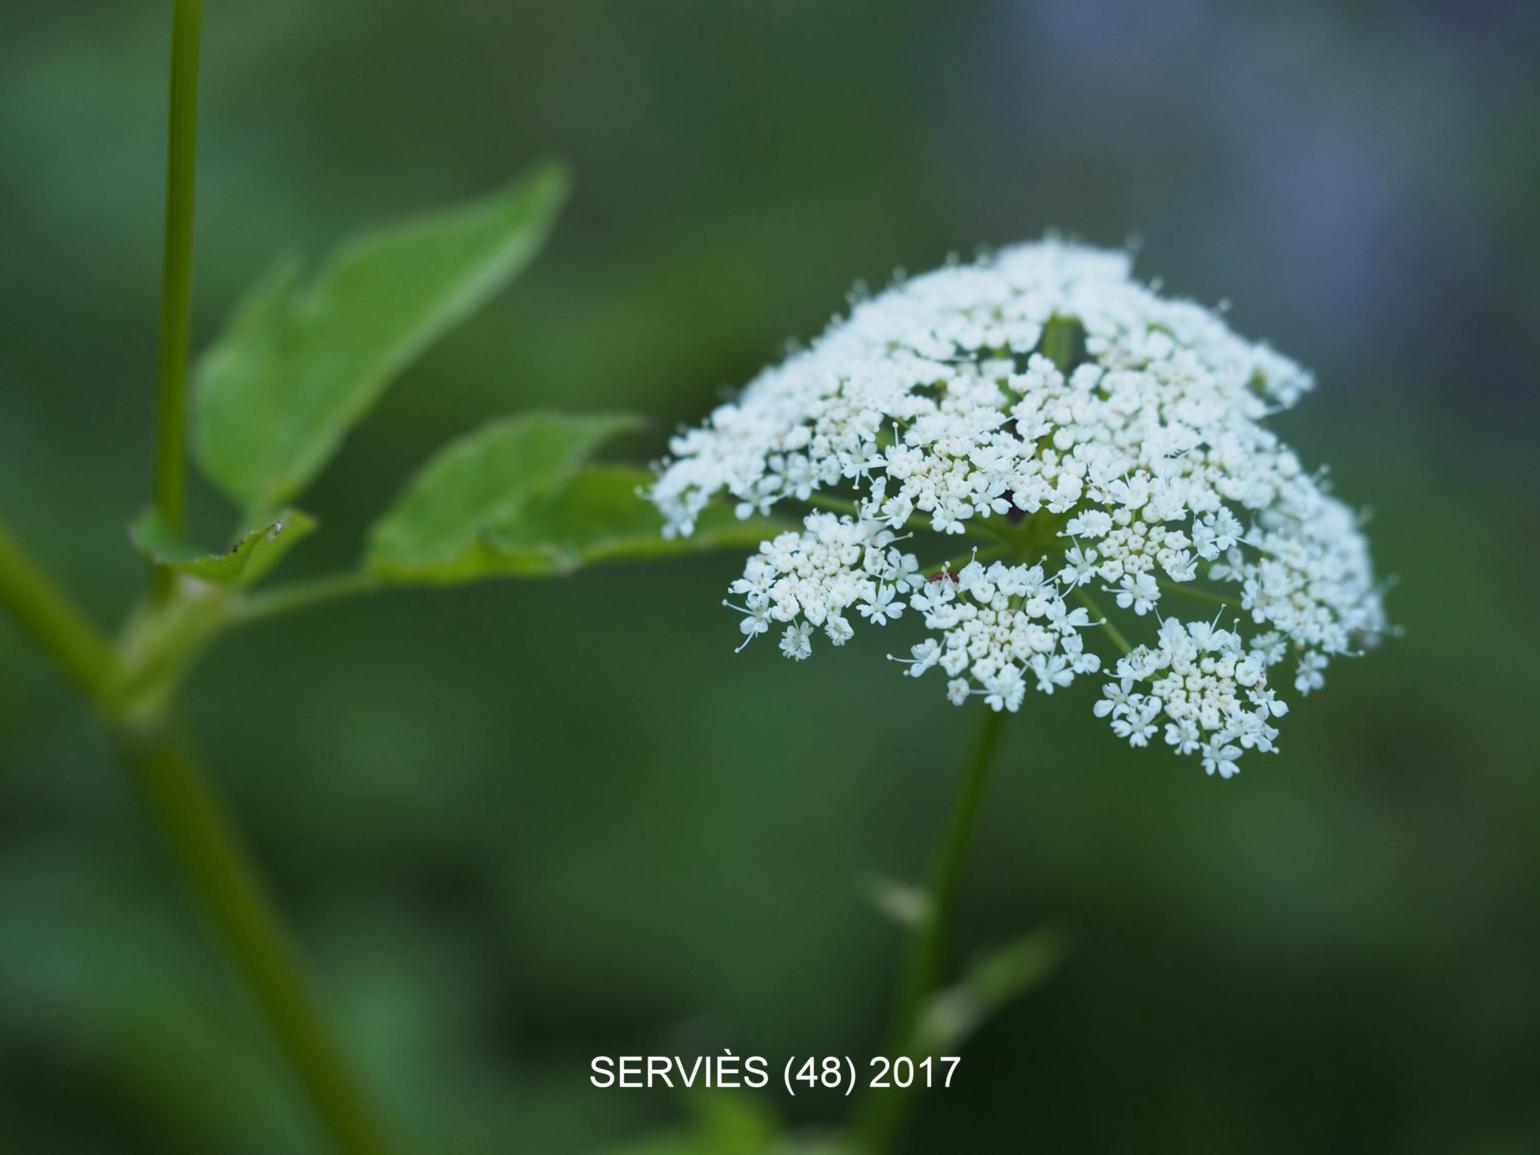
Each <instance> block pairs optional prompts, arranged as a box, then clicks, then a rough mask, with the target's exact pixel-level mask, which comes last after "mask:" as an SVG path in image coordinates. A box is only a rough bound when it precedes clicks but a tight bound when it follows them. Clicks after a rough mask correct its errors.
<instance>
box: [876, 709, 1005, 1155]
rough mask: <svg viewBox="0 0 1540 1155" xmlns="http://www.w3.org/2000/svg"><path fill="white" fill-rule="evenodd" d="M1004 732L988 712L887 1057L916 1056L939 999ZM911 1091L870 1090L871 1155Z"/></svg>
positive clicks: (920, 928) (889, 1136) (886, 1140)
mask: <svg viewBox="0 0 1540 1155" xmlns="http://www.w3.org/2000/svg"><path fill="white" fill-rule="evenodd" d="M1004 728H1005V714H1004V712H1003V711H995V710H988V709H986V710H985V711H984V718H983V721H982V723H981V724H980V726H979V732H978V737H977V738H976V739H975V740H974V744H973V752H972V755H971V757H970V758H969V759H968V764H967V766H966V767H965V769H964V771H963V777H962V781H961V782H960V783H959V784H958V788H957V797H956V798H955V800H954V801H953V803H952V814H951V817H950V818H949V819H948V820H947V826H946V831H945V833H944V834H943V835H942V838H941V842H940V844H939V845H938V846H937V847H936V856H935V860H934V862H933V864H932V867H931V876H930V884H929V886H928V888H927V889H926V893H925V905H924V908H923V912H922V914H921V917H920V920H919V923H918V925H917V926H916V928H915V931H914V936H913V937H912V938H911V939H910V942H909V956H908V959H907V961H906V963H905V967H904V978H903V986H902V987H901V988H900V991H899V1000H898V1012H897V1014H896V1016H895V1018H894V1030H893V1036H892V1038H891V1040H890V1042H889V1047H888V1050H887V1052H886V1055H887V1057H888V1058H897V1057H898V1056H900V1055H908V1056H910V1057H912V1058H916V1059H918V1058H920V1057H921V1056H918V1055H915V1053H914V1052H915V1047H916V1045H917V1043H918V1042H920V1039H919V1033H920V1025H921V1020H922V1018H923V1016H924V1014H925V1009H926V1006H927V1005H928V1004H929V1002H930V999H931V997H932V996H933V995H935V993H936V990H937V988H938V986H939V985H940V981H941V973H942V969H943V967H944V965H945V963H946V954H947V945H948V942H947V940H948V938H949V936H950V934H951V928H952V913H953V910H954V909H955V907H956V905H957V892H958V888H959V887H960V886H961V884H962V874H963V867H964V865H965V863H966V862H967V858H968V848H969V847H970V846H971V845H972V844H973V833H974V830H975V829H976V828H977V826H978V815H979V808H980V803H981V802H982V801H983V797H984V788H985V786H986V784H987V783H988V781H989V771H990V766H991V764H992V763H993V759H994V752H995V748H996V747H997V746H998V745H999V743H1000V733H1001V731H1002V730H1003V729H1004ZM909 1098H910V1096H909V1094H908V1092H907V1091H905V1090H903V1089H898V1088H891V1089H887V1090H880V1091H874V1092H871V1093H870V1094H869V1096H868V1098H867V1100H866V1103H865V1108H864V1110H863V1112H862V1114H861V1116H860V1118H859V1120H858V1122H857V1133H858V1136H859V1138H860V1140H861V1142H862V1149H863V1150H864V1151H865V1152H866V1153H867V1155H880V1153H881V1152H885V1151H887V1150H888V1149H889V1148H891V1147H892V1145H893V1141H894V1139H895V1138H896V1137H897V1135H898V1130H899V1127H900V1125H901V1124H902V1123H903V1118H904V1114H905V1113H906V1110H907V1105H908V1102H909Z"/></svg>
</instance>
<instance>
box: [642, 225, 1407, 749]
mask: <svg viewBox="0 0 1540 1155" xmlns="http://www.w3.org/2000/svg"><path fill="white" fill-rule="evenodd" d="M1311 386H1312V380H1311V377H1310V375H1309V374H1308V373H1307V372H1306V371H1305V370H1304V369H1302V368H1301V367H1300V366H1299V365H1297V364H1295V363H1294V362H1293V361H1291V360H1289V359H1287V358H1286V357H1283V356H1281V355H1279V354H1278V353H1275V352H1273V351H1272V350H1270V349H1268V348H1267V347H1266V346H1263V345H1258V344H1253V343H1251V342H1249V341H1246V340H1243V339H1242V338H1240V337H1238V336H1237V335H1236V334H1234V333H1232V332H1231V331H1230V329H1229V328H1228V327H1227V326H1226V325H1225V324H1224V322H1223V321H1222V320H1221V319H1220V318H1219V317H1218V316H1216V315H1215V314H1214V313H1212V312H1210V311H1209V310H1207V309H1204V308H1202V307H1200V306H1198V305H1195V304H1192V303H1191V302H1187V301H1173V300H1166V299H1162V298H1161V297H1159V296H1157V295H1156V294H1155V293H1154V292H1153V291H1152V290H1150V289H1148V288H1146V287H1144V286H1142V285H1140V284H1138V283H1136V282H1135V281H1133V280H1132V279H1131V277H1130V261H1129V258H1128V256H1127V255H1126V254H1124V253H1121V252H1107V251H1101V250H1096V249H1088V248H1082V247H1079V246H1074V245H1068V244H1063V243H1060V242H1057V241H1044V242H1041V243H1035V244H1025V245H1020V246H1017V247H1015V248H1009V249H1005V250H1003V251H1001V252H998V253H996V254H994V255H992V256H989V257H987V258H984V259H981V260H980V261H979V262H978V263H976V264H972V265H967V266H949V267H946V268H943V269H940V270H937V271H935V272H932V273H928V274H926V275H924V276H921V277H917V278H914V279H912V280H909V281H907V282H904V283H901V284H898V285H896V286H895V287H893V288H891V289H889V290H888V291H886V292H884V293H882V294H881V295H880V296H877V297H874V298H871V299H868V300H865V301H863V302H860V303H858V304H857V305H856V306H855V308H854V309H853V311H852V313H851V315H850V317H849V318H848V319H845V320H843V321H836V322H835V323H834V324H833V325H832V326H831V328H830V329H829V330H828V331H827V332H826V333H825V334H824V335H823V336H822V337H821V338H819V339H818V340H817V341H816V342H815V343H814V344H813V345H812V347H811V348H809V349H807V350H805V351H802V352H799V353H795V354H793V355H792V356H790V357H789V358H788V359H787V360H786V361H784V362H783V363H781V364H779V365H776V366H774V367H772V368H769V369H766V370H765V371H764V372H762V373H761V374H760V375H759V376H758V377H756V378H755V379H754V380H753V381H752V382H750V384H749V385H748V386H747V387H746V388H745V389H744V390H743V391H742V393H741V395H739V396H738V397H737V399H736V400H734V401H733V402H731V403H730V404H725V405H722V406H720V407H719V408H718V409H716V410H715V411H714V412H713V413H712V414H711V416H710V418H709V419H708V420H707V421H706V423H705V424H704V425H703V426H701V427H699V428H695V429H690V430H688V431H685V432H682V433H680V434H679V435H678V436H676V437H675V438H674V439H673V441H672V442H671V444H670V450H671V453H672V457H671V459H670V460H668V461H666V462H665V463H664V464H663V465H662V466H661V467H660V470H659V473H658V476H657V479H656V481H655V483H654V484H653V486H652V487H651V489H650V490H649V491H648V496H649V497H650V498H651V499H652V501H653V502H655V503H656V504H657V506H658V507H659V509H660V510H661V511H662V512H663V515H664V518H665V521H666V530H665V532H666V533H667V534H669V535H671V536H672V535H679V534H689V533H690V532H692V530H693V528H694V523H695V519H696V517H697V516H698V515H699V514H700V512H701V511H702V510H703V509H704V508H705V507H706V505H707V503H708V502H709V501H710V500H711V499H712V498H713V497H715V496H716V495H718V494H719V493H721V492H723V491H726V492H727V493H729V494H731V495H732V496H733V497H734V498H736V499H737V503H738V513H739V516H741V517H749V516H752V515H754V514H764V513H768V512H770V511H771V510H772V509H773V508H775V507H776V506H777V505H779V504H782V503H792V504H800V505H803V506H813V507H815V510H814V512H810V513H807V514H806V516H805V518H804V520H803V529H802V530H801V531H800V532H786V533H780V534H777V535H776V536H774V537H773V538H771V539H770V540H768V541H765V542H763V543H762V544H761V545H760V547H759V552H758V553H756V554H754V555H753V556H751V557H750V558H749V559H748V564H747V566H746V567H745V569H744V573H743V577H742V578H740V579H739V580H737V581H735V582H734V583H733V584H732V586H731V592H732V593H733V594H735V595H737V597H738V599H740V600H739V602H738V603H737V604H735V605H734V606H733V608H735V609H737V610H738V611H739V612H740V613H742V615H743V620H742V623H741V624H742V630H743V634H744V635H745V637H744V641H745V644H746V643H747V642H748V641H749V640H751V639H753V638H754V637H756V636H758V635H760V634H763V633H765V632H767V631H769V630H771V629H772V627H780V628H781V631H782V632H781V640H780V648H781V652H782V653H784V654H785V655H786V656H787V657H790V658H794V659H796V660H799V661H800V660H802V659H804V658H806V657H807V656H808V655H809V654H810V653H811V651H812V648H813V643H814V635H815V633H819V632H821V633H822V634H823V635H824V636H825V637H826V638H827V639H828V640H829V641H830V642H831V643H832V644H834V645H836V646H839V645H843V644H844V643H845V642H846V641H847V640H848V639H849V638H850V637H851V636H852V633H853V626H852V623H851V620H850V618H851V616H852V611H854V615H855V616H857V617H859V618H864V619H865V620H867V621H868V622H871V623H872V624H874V625H878V626H882V625H886V624H888V623H890V622H894V621H897V620H899V619H901V618H903V616H904V614H905V612H906V611H913V613H914V615H915V616H917V617H919V618H920V619H921V620H922V621H923V623H924V625H925V628H926V629H927V630H928V631H930V636H928V637H926V638H925V640H923V641H921V642H919V643H918V644H916V645H914V646H913V647H912V649H911V650H910V651H909V653H910V656H909V657H908V658H906V659H899V660H901V661H903V662H904V664H905V666H906V668H907V671H908V673H909V674H911V675H912V676H914V677H920V676H921V675H923V674H925V673H927V672H928V671H930V670H932V669H936V668H939V669H940V670H941V671H942V673H943V674H944V675H945V677H946V679H947V684H946V692H947V696H948V698H950V699H951V701H953V702H954V703H957V704H959V705H960V704H962V703H964V702H966V701H967V700H968V699H969V698H972V697H974V696H976V695H977V696H982V697H983V699H984V701H985V702H986V703H987V704H988V705H989V706H990V707H991V708H992V709H995V710H1012V711H1014V710H1016V709H1018V708H1019V707H1020V706H1021V703H1022V699H1023V697H1024V695H1025V694H1026V691H1027V690H1028V689H1029V688H1031V689H1036V690H1038V691H1040V692H1042V693H1044V694H1052V693H1053V692H1054V691H1055V690H1057V689H1060V688H1061V687H1064V686H1068V685H1069V684H1070V683H1071V682H1072V681H1073V680H1074V679H1075V678H1076V677H1078V676H1080V675H1086V674H1097V673H1098V672H1104V673H1105V677H1106V682H1105V685H1104V686H1103V688H1102V697H1101V698H1100V700H1099V701H1098V702H1097V703H1096V706H1095V713H1096V715H1097V716H1098V717H1102V718H1106V719H1108V720H1109V721H1110V723H1111V725H1112V729H1113V731H1114V732H1115V733H1116V734H1117V735H1118V736H1119V737H1121V738H1125V739H1127V740H1128V742H1129V743H1130V744H1131V745H1133V746H1144V745H1146V744H1148V743H1149V742H1150V741H1151V740H1152V739H1154V738H1155V737H1157V736H1159V737H1161V738H1163V739H1164V741H1165V742H1167V743H1168V744H1169V745H1171V746H1173V747H1175V748H1176V749H1177V750H1178V751H1180V752H1181V753H1183V754H1198V755H1200V756H1201V757H1202V759H1203V765H1204V768H1205V770H1207V771H1208V773H1210V774H1214V773H1218V774H1220V775H1222V776H1223V777H1226V778H1228V777H1229V776H1230V775H1232V774H1234V773H1235V772H1236V769H1237V766H1236V761H1237V759H1238V758H1239V756H1240V755H1241V753H1242V751H1244V750H1262V751H1270V750H1272V749H1274V741H1275V739H1276V737H1277V733H1278V731H1277V729H1276V727H1275V726H1274V725H1273V723H1274V720H1275V719H1277V718H1279V717H1281V716H1282V715H1283V714H1284V713H1285V712H1286V711H1287V706H1286V704H1285V703H1284V702H1283V701H1281V700H1280V699H1279V698H1278V697H1277V696H1276V693H1275V691H1274V689H1273V688H1272V686H1271V685H1270V684H1269V677H1270V675H1273V674H1274V671H1275V670H1277V668H1278V667H1279V666H1280V665H1281V664H1283V663H1285V662H1286V661H1287V662H1290V664H1291V667H1292V673H1293V683H1294V687H1295V689H1296V690H1298V691H1299V692H1300V693H1301V694H1305V693H1309V692H1310V691H1311V690H1313V689H1316V688H1318V687H1320V686H1321V685H1322V671H1323V670H1324V669H1325V667H1326V664H1327V661H1328V659H1329V658H1330V657H1332V656H1334V655H1338V654H1350V653H1353V652H1355V651H1357V650H1360V649H1361V648H1363V647H1364V646H1365V645H1367V644H1369V643H1372V642H1374V641H1375V640H1376V639H1377V638H1378V637H1379V636H1380V634H1381V633H1382V632H1383V630H1384V628H1385V619H1384V612H1383V608H1382V605H1381V598H1380V590H1379V588H1378V587H1377V586H1376V584H1375V581H1374V577H1373V571H1372V566H1371V562H1370V558H1369V551H1368V544H1367V542H1366V541H1365V538H1364V535H1363V533H1362V532H1361V529H1360V522H1359V518H1358V517H1357V516H1355V514H1354V512H1353V511H1352V510H1351V509H1349V508H1348V507H1347V506H1346V505H1344V504H1343V503H1342V502H1340V501H1338V500H1337V499H1336V498H1335V497H1333V496H1332V495H1331V494H1330V493H1329V491H1328V489H1327V486H1326V483H1325V481H1324V480H1323V478H1322V477H1321V476H1320V475H1319V474H1312V473H1309V472H1307V471H1306V470H1305V469H1304V467H1303V466H1302V465H1301V464H1300V461H1299V458H1298V457H1296V456H1295V454H1294V452H1293V451H1292V450H1291V449H1289V448H1288V446H1286V445H1284V444H1283V443H1282V442H1281V441H1279V439H1278V438H1277V437H1276V436H1275V435H1274V434H1273V433H1272V432H1271V431H1270V430H1269V429H1268V428H1267V427H1266V425H1265V424H1264V423H1265V421H1266V419H1267V418H1268V417H1269V416H1271V415H1272V414H1274V413H1275V412H1277V411H1279V410H1280V409H1282V408H1285V407H1287V406H1290V405H1292V404H1293V403H1294V402H1295V401H1296V400H1298V398H1299V397H1300V396H1301V395H1302V394H1303V393H1305V392H1306V391H1307V390H1309V389H1310V388H1311ZM820 506H821V507H822V508H821V509H819V508H816V507H820ZM830 509H833V510H834V511H835V512H830ZM929 533H934V534H941V535H950V534H972V535H975V536H981V537H983V538H985V539H986V540H985V543H984V548H983V549H982V550H980V549H979V548H977V547H975V548H974V549H973V550H972V551H971V560H968V561H967V563H966V564H963V565H961V566H960V567H956V568H954V567H953V566H952V565H951V564H943V565H941V566H939V567H937V568H936V569H935V570H933V571H931V572H927V571H926V570H925V569H922V567H921V565H920V561H919V558H918V557H917V556H916V555H915V554H914V553H911V552H907V551H906V550H905V549H904V548H901V547H900V543H902V542H907V541H913V540H914V538H915V536H916V535H919V536H922V537H923V536H925V535H927V534H929ZM954 544H955V543H954ZM991 544H992V545H993V548H990V546H991ZM961 554H962V556H963V557H969V556H970V551H969V550H968V549H967V548H964V549H963V550H961ZM1000 555H1004V556H1000ZM954 556H955V555H954ZM992 556H993V557H996V558H997V560H990V558H991V557H992ZM959 560H961V559H959ZM1195 583H1196V584H1195ZM1103 595H1110V597H1111V599H1112V600H1113V601H1115V603H1116V605H1117V606H1118V607H1119V608H1120V609H1122V610H1124V611H1127V612H1128V616H1129V618H1130V619H1132V620H1135V621H1139V622H1145V621H1147V622H1148V623H1149V635H1150V636H1149V637H1147V638H1146V639H1144V640H1140V641H1136V642H1135V643H1134V644H1132V645H1130V643H1128V642H1126V641H1124V639H1123V635H1122V633H1121V631H1119V630H1118V629H1117V628H1116V626H1115V625H1113V624H1112V623H1110V622H1107V621H1105V620H1104V618H1103V616H1102V613H1101V611H1100V609H1099V608H1098V607H1097V602H1096V598H1097V597H1100V596H1103ZM1200 598H1206V599H1208V600H1211V601H1213V600H1218V601H1220V602H1221V603H1222V604H1227V605H1228V606H1229V607H1231V608H1230V609H1229V610H1228V611H1227V610H1225V609H1224V608H1220V609H1219V613H1218V616H1216V615H1215V612H1214V611H1215V607H1214V606H1212V605H1210V606H1207V607H1204V606H1202V605H1199V604H1196V602H1197V599H1200ZM1072 603H1073V604H1072ZM729 604H733V603H729ZM1227 615H1228V617H1229V618H1230V622H1229V624H1227V625H1226V624H1222V622H1223V621H1224V619H1225V617H1226V616H1227ZM1098 627H1102V628H1105V629H1106V631H1107V634H1108V636H1109V638H1110V639H1111V642H1112V644H1114V645H1115V646H1116V647H1117V649H1118V650H1119V651H1120V653H1119V656H1118V657H1117V659H1116V661H1115V662H1114V663H1113V664H1112V665H1111V666H1110V668H1106V669H1105V670H1104V663H1103V661H1102V659H1101V658H1100V657H1099V656H1098V655H1097V653H1095V652H1094V651H1093V650H1092V649H1090V648H1088V646H1087V644H1086V635H1087V633H1089V632H1092V631H1094V630H1096V629H1097V628H1098ZM740 648H741V647H740Z"/></svg>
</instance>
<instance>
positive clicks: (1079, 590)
mask: <svg viewBox="0 0 1540 1155" xmlns="http://www.w3.org/2000/svg"><path fill="white" fill-rule="evenodd" d="M1075 597H1076V599H1078V600H1079V602H1080V604H1081V605H1083V606H1085V608H1086V609H1088V610H1090V611H1091V612H1092V613H1093V614H1095V615H1096V616H1097V617H1099V618H1100V619H1101V627H1102V629H1103V630H1104V631H1105V632H1106V634H1107V636H1108V637H1109V638H1111V639H1112V644H1113V645H1114V646H1116V647H1117V648H1118V649H1120V650H1122V651H1123V652H1124V653H1125V654H1131V653H1133V651H1134V648H1133V647H1132V646H1131V645H1129V644H1128V639H1127V638H1125V637H1124V636H1123V631H1122V630H1120V629H1118V628H1117V626H1115V625H1113V624H1112V619H1111V618H1109V617H1108V616H1107V615H1106V614H1104V613H1103V612H1102V608H1101V606H1099V605H1097V604H1096V599H1095V598H1093V597H1092V596H1091V595H1090V594H1089V593H1087V592H1086V588H1085V587H1084V586H1076V587H1075Z"/></svg>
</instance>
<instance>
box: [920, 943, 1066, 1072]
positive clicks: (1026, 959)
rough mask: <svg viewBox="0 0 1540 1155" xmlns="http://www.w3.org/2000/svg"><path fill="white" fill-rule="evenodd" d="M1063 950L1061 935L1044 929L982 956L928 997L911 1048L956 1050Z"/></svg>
mask: <svg viewBox="0 0 1540 1155" xmlns="http://www.w3.org/2000/svg"><path fill="white" fill-rule="evenodd" d="M1068 950H1069V946H1068V943H1067V942H1066V941H1065V939H1064V936H1063V935H1061V934H1060V933H1059V932H1058V931H1055V930H1053V929H1050V928H1044V929H1041V930H1036V931H1033V932H1032V933H1031V934H1029V935H1025V936H1023V937H1022V938H1019V939H1017V940H1016V941H1015V942H1012V943H1010V944H1009V945H1007V946H1005V947H1002V948H1000V949H999V950H996V951H994V952H993V953H991V954H988V955H986V956H984V958H982V959H980V960H979V961H978V962H976V963H975V964H974V965H973V966H971V967H969V968H968V970H967V972H966V973H965V974H964V975H963V977H962V980H961V981H960V982H958V983H957V984H956V985H955V986H951V987H948V988H946V989H945V990H942V991H938V992H937V993H936V994H935V995H934V996H933V997H932V998H931V1000H930V1002H929V1004H928V1005H927V1006H926V1007H925V1009H924V1011H923V1013H922V1015H921V1018H920V1025H919V1027H918V1029H917V1030H916V1032H915V1034H916V1043H915V1049H916V1050H917V1051H923V1052H926V1053H935V1054H940V1053H943V1052H946V1053H956V1050H957V1048H958V1047H959V1046H961V1044H962V1043H963V1041H964V1040H966V1039H967V1038H968V1036H969V1035H971V1034H973V1032H974V1031H976V1030H977V1029H978V1028H979V1027H980V1026H981V1025H982V1024H983V1023H985V1022H986V1021H988V1019H989V1018H990V1016H992V1015H994V1014H997V1013H998V1012H999V1011H1001V1010H1002V1009H1004V1008H1005V1007H1006V1006H1007V1005H1009V1004H1010V1003H1011V1002H1012V1001H1013V1000H1014V999H1017V998H1019V997H1020V996H1021V995H1023V994H1025V993H1026V992H1027V991H1030V990H1032V989H1033V988H1034V987H1036V986H1038V985H1039V984H1041V983H1043V982H1044V981H1046V980H1047V979H1048V978H1049V977H1050V976H1051V975H1052V974H1053V973H1054V971H1056V970H1058V968H1059V964H1060V963H1062V962H1063V961H1064V957H1065V955H1066V954H1067V953H1068Z"/></svg>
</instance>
